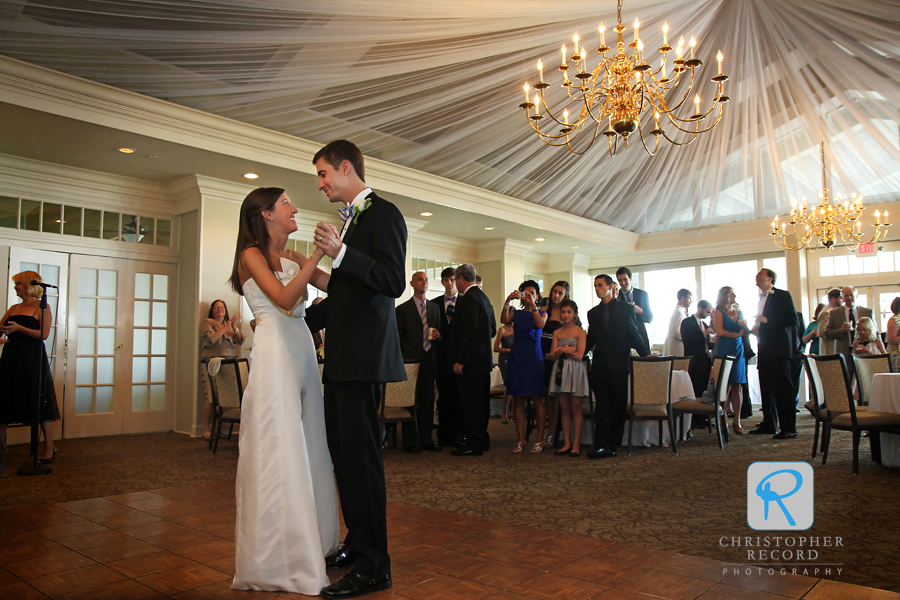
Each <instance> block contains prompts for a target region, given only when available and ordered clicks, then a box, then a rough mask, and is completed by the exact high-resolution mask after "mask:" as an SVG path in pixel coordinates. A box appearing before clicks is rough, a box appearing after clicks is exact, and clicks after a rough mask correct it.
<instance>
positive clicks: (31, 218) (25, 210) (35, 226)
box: [19, 200, 41, 231]
mask: <svg viewBox="0 0 900 600" xmlns="http://www.w3.org/2000/svg"><path fill="white" fill-rule="evenodd" d="M19 229H27V230H29V231H40V230H41V203H40V202H35V201H34V200H22V212H21V213H20V216H19Z"/></svg>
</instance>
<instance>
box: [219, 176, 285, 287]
mask: <svg viewBox="0 0 900 600" xmlns="http://www.w3.org/2000/svg"><path fill="white" fill-rule="evenodd" d="M283 193H284V189H283V188H276V187H266V188H256V189H255V190H253V191H252V192H250V193H249V194H247V197H246V198H244V202H243V203H241V218H240V222H239V223H238V237H237V245H236V246H235V249H234V265H233V266H232V267H231V288H232V289H233V290H234V291H235V292H237V293H238V294H240V295H241V296H243V295H244V290H242V289H241V277H240V275H239V273H238V267H239V266H240V264H241V256H243V254H244V250H246V249H247V248H249V247H250V246H256V247H257V248H259V251H260V252H262V255H263V256H264V257H265V259H266V264H268V265H269V268H271V267H272V259H271V257H270V256H269V242H271V240H272V238H271V236H270V235H269V230H268V229H266V223H265V219H264V218H263V216H262V212H263V211H264V210H272V208H273V207H274V206H275V203H276V202H277V201H278V199H279V198H281V195H282V194H283Z"/></svg>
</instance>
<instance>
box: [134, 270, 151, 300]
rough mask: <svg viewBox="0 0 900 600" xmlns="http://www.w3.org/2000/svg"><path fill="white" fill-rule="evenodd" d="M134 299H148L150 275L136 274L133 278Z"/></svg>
mask: <svg viewBox="0 0 900 600" xmlns="http://www.w3.org/2000/svg"><path fill="white" fill-rule="evenodd" d="M134 297H135V298H150V273H136V274H135V276H134Z"/></svg>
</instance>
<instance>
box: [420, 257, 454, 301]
mask: <svg viewBox="0 0 900 600" xmlns="http://www.w3.org/2000/svg"><path fill="white" fill-rule="evenodd" d="M410 260H411V262H412V272H413V273H418V272H419V271H422V272H424V273H425V275H427V276H428V291H427V292H425V297H426V298H427V299H428V300H433V299H435V298H437V297H438V296H440V295H442V294H443V293H444V286H442V285H441V271H443V270H444V269H446V268H447V267H453V268H454V269H455V268H456V266H457V265H456V264H454V263H450V262H447V261H445V260H431V259H428V258H418V257H416V256H413V257H412V258H411V259H410Z"/></svg>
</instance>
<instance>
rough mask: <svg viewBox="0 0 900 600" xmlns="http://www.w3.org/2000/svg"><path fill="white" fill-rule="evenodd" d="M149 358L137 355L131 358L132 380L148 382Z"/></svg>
mask: <svg viewBox="0 0 900 600" xmlns="http://www.w3.org/2000/svg"><path fill="white" fill-rule="evenodd" d="M148 362H149V361H148V359H147V358H146V357H143V356H135V357H134V358H133V359H131V371H132V372H131V380H132V381H133V382H134V383H147V363H148Z"/></svg>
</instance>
